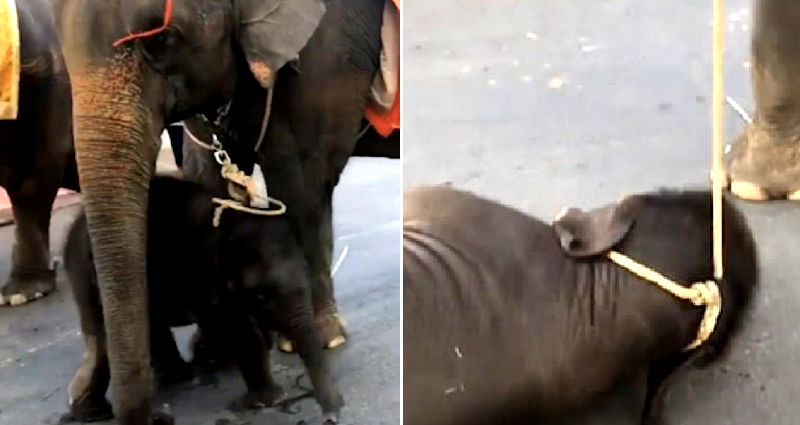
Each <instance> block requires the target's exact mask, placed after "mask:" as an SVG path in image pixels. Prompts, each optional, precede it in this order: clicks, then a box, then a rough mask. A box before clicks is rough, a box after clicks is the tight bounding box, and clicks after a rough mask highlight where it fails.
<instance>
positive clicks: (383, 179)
mask: <svg viewBox="0 0 800 425" xmlns="http://www.w3.org/2000/svg"><path fill="white" fill-rule="evenodd" d="M162 159H163V160H164V161H163V162H164V163H165V164H167V168H169V167H168V165H169V162H170V161H169V158H162ZM159 164H160V165H161V164H162V161H160V162H159ZM173 165H174V164H173ZM400 174H401V164H400V161H397V160H388V159H374V158H354V159H353V160H351V162H350V164H349V165H348V167H347V169H346V170H345V173H344V174H343V176H342V180H341V182H340V184H339V187H338V188H337V191H336V195H335V199H334V203H335V207H334V209H335V217H334V229H335V236H336V244H335V248H334V249H335V252H334V256H335V258H337V257H338V256H339V255H340V253H341V252H342V251H343V250H344V249H345V248H347V250H348V254H347V256H346V258H345V259H344V261H343V263H342V266H341V267H340V269H339V271H338V272H337V274H336V278H335V282H336V295H337V299H338V301H339V305H340V310H341V312H342V313H343V315H344V318H345V320H346V321H347V325H348V329H349V331H350V341H349V343H348V344H347V345H346V346H344V347H343V348H341V349H337V350H334V351H333V365H334V376H335V379H336V381H337V382H338V384H339V386H340V389H341V390H342V393H343V395H344V397H345V400H346V406H345V408H344V410H343V415H342V423H343V424H351V425H367V424H369V425H383V424H385V425H395V424H399V423H400V419H399V417H400V308H399V303H400V302H399V300H400V296H399V294H400V252H399V247H400V211H401V209H400V208H401V199H400V190H401V188H400V186H401V183H400V181H401V180H400ZM75 211H76V208H75V207H72V208H69V209H64V210H61V211H59V212H57V213H56V215H55V217H54V220H53V224H52V240H53V247H54V251H55V252H58V250H60V249H61V246H62V244H63V240H64V236H65V235H64V233H65V231H66V228H67V226H68V224H69V223H70V222H71V220H72V217H73V216H74V214H75ZM12 234H13V227H11V226H9V227H2V228H0V276H3V277H5V276H6V275H7V274H8V271H9V269H10V263H9V259H10V254H11V252H10V251H11V241H12ZM58 288H59V290H58V292H56V293H54V294H53V295H51V296H49V297H47V298H45V299H43V300H41V301H37V302H35V303H32V304H30V305H28V306H23V307H18V308H13V309H12V308H3V309H0V383H2V385H0V424H2V425H6V424H8V425H32V424H42V423H45V424H54V423H57V420H58V417H59V415H60V414H61V413H63V412H65V411H66V393H65V389H66V386H67V384H68V382H69V380H70V378H71V377H72V374H73V373H74V371H75V369H76V368H77V366H78V364H79V363H80V360H81V354H82V349H83V342H82V340H81V339H80V336H79V334H78V322H77V313H76V311H75V307H74V305H73V304H72V298H71V294H70V293H69V288H68V285H67V282H65V281H64V279H63V274H62V276H60V278H59V282H58ZM191 330H192V329H191V328H183V329H179V330H178V331H177V335H178V337H179V341H180V342H181V343H182V344H184V345H185V343H186V342H187V340H188V338H189V336H190V335H191ZM273 361H274V363H275V365H274V371H275V374H276V378H277V379H278V381H279V382H281V383H282V384H283V385H284V387H285V388H286V389H287V390H288V391H289V393H290V394H297V393H299V391H300V390H298V389H297V388H296V387H295V386H294V384H295V378H296V377H297V376H299V375H300V374H301V373H302V368H301V367H300V364H299V359H298V358H297V357H296V356H290V355H283V354H278V355H273ZM301 384H302V385H304V386H307V385H308V381H307V379H305V378H304V379H303V380H302V382H301ZM243 392H244V384H243V382H242V381H241V379H240V378H239V376H238V375H237V374H236V373H235V372H226V373H223V374H221V375H220V376H219V379H218V381H217V382H210V383H209V382H203V383H200V382H195V383H192V384H188V385H185V386H183V387H180V388H177V389H174V390H170V391H168V392H165V393H161V394H159V396H158V403H159V404H160V405H163V404H166V405H168V406H169V409H170V411H171V412H172V413H175V414H176V415H177V417H178V424H187V425H188V424H191V425H260V424H270V425H294V424H297V423H298V422H299V421H301V420H304V421H307V423H308V424H309V425H313V424H314V423H319V416H320V415H319V408H318V407H317V405H316V404H315V403H314V402H313V401H312V400H304V401H301V402H299V403H298V404H296V405H295V410H297V412H296V413H294V414H288V413H283V412H280V411H277V410H274V409H264V410H262V411H258V412H245V413H241V412H233V411H230V410H227V407H228V406H229V405H230V403H231V402H232V401H233V400H234V399H235V398H236V397H238V396H240V395H241V394H243Z"/></svg>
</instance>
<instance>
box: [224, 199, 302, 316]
mask: <svg viewBox="0 0 800 425" xmlns="http://www.w3.org/2000/svg"><path fill="white" fill-rule="evenodd" d="M226 218H227V220H222V225H221V226H220V230H221V231H222V233H223V235H224V238H223V239H224V240H223V242H222V244H221V245H222V246H221V248H220V263H219V264H220V272H221V273H222V274H223V278H224V279H225V281H226V282H227V285H228V289H230V290H233V291H234V292H235V293H236V294H238V295H240V296H242V297H243V299H244V300H246V301H247V303H248V304H249V305H250V306H251V307H253V308H254V309H255V310H254V311H253V313H254V314H269V313H270V311H272V310H274V302H275V301H276V299H278V298H279V297H281V296H282V295H283V294H287V293H297V292H305V291H308V290H309V288H310V286H309V285H310V283H309V273H310V270H309V267H308V263H307V262H306V260H305V257H304V255H303V251H302V249H301V247H300V244H299V242H298V241H297V237H296V236H295V234H294V232H292V231H291V225H290V224H289V222H288V220H287V219H286V218H284V217H257V216H250V215H247V214H245V213H236V214H234V213H230V215H229V216H228V217H226Z"/></svg>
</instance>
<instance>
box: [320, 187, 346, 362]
mask: <svg viewBox="0 0 800 425" xmlns="http://www.w3.org/2000/svg"><path fill="white" fill-rule="evenodd" d="M319 229H320V230H319V244H317V247H318V250H317V252H316V253H315V256H316V257H317V261H315V263H316V264H318V267H315V268H314V271H315V272H316V273H317V274H318V278H319V282H320V284H319V287H318V288H316V289H317V290H315V291H314V292H313V293H312V295H313V302H314V312H315V319H314V320H315V321H316V322H317V326H318V328H319V331H320V335H321V338H322V341H323V345H324V346H325V348H336V347H338V346H340V345H342V344H344V343H345V342H346V341H347V330H346V329H345V327H344V323H342V320H341V316H340V315H339V312H338V307H337V305H336V298H335V295H334V289H333V276H331V271H332V268H331V267H332V266H333V261H332V260H333V208H332V205H331V196H330V195H328V196H326V199H325V201H323V207H322V221H321V223H320V227H319Z"/></svg>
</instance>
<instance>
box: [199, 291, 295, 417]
mask: <svg viewBox="0 0 800 425" xmlns="http://www.w3.org/2000/svg"><path fill="white" fill-rule="evenodd" d="M238 310H239V309H237V308H235V306H225V307H223V308H221V309H220V310H219V311H218V312H217V314H213V315H204V316H205V317H208V319H204V320H203V323H201V326H202V328H203V330H204V332H208V333H209V336H210V337H211V338H212V339H216V340H219V341H222V342H223V344H224V345H225V346H226V347H227V348H229V349H230V350H231V353H232V354H233V358H234V361H235V362H236V366H237V367H238V368H239V372H240V373H241V375H242V378H243V379H244V382H245V385H246V386H247V393H246V394H245V395H244V397H243V399H242V401H243V403H244V405H245V406H246V407H248V408H262V407H267V406H274V405H275V404H277V403H278V402H279V401H280V400H281V399H282V398H283V396H284V392H283V389H282V388H281V387H280V386H279V385H278V384H276V383H275V381H274V380H273V378H272V373H271V371H270V367H269V357H268V356H267V355H266V344H265V342H264V339H263V338H262V336H261V333H260V332H259V330H258V328H257V327H256V325H255V323H253V321H252V320H251V319H250V317H249V316H247V315H246V314H243V313H242V312H241V311H238Z"/></svg>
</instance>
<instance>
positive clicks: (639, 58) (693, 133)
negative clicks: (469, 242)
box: [403, 0, 800, 425]
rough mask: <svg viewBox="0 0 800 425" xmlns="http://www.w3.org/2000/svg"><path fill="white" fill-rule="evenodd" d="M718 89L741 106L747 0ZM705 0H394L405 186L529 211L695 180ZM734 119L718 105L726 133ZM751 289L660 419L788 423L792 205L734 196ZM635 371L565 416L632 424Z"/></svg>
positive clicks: (705, 152) (702, 147)
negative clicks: (753, 244)
mask: <svg viewBox="0 0 800 425" xmlns="http://www.w3.org/2000/svg"><path fill="white" fill-rule="evenodd" d="M726 3H727V13H726V15H728V23H729V27H728V28H727V32H726V46H727V52H726V91H727V94H729V95H731V96H733V97H734V98H736V99H737V100H739V102H740V103H742V104H743V105H744V106H745V107H746V108H748V109H750V108H751V107H752V101H751V99H750V87H749V77H748V72H749V69H748V66H749V64H748V62H747V60H748V57H749V31H750V24H751V13H750V9H749V6H750V2H749V1H747V0H728V1H727V2H726ZM710 7H711V2H697V1H689V0H673V1H640V0H595V1H586V0H560V1H548V2H544V1H528V0H504V1H494V2H487V1H481V0H437V1H422V0H413V1H410V2H408V3H406V4H405V5H404V17H403V19H404V21H403V22H404V29H403V31H404V55H405V56H404V70H403V71H404V78H403V84H404V94H403V96H404V100H403V101H404V115H403V120H404V139H403V163H404V183H405V186H406V187H408V186H410V185H414V184H421V183H441V182H452V183H453V184H454V185H456V186H458V187H463V188H466V189H470V190H474V191H476V192H478V193H481V194H483V195H485V196H488V197H490V198H493V199H497V200H499V201H502V202H505V203H508V204H510V205H513V206H515V207H518V208H520V209H522V210H524V211H527V212H529V213H531V214H534V215H536V216H538V217H541V218H543V219H550V218H552V217H553V216H554V215H555V214H556V213H557V212H558V210H559V209H560V208H561V207H562V206H564V205H573V206H580V207H591V206H597V205H600V204H604V203H607V202H611V201H614V200H616V199H618V197H619V196H620V195H622V194H627V193H634V192H640V191H647V190H651V189H655V188H660V187H708V186H709V181H708V176H709V162H710V152H711V147H710V137H711V130H710V103H709V100H710V95H711V73H710V71H711V59H710V53H711V47H710V40H711V33H710V30H711V26H710V21H711V9H710ZM742 128H743V126H742V124H741V122H739V120H738V118H736V117H735V115H734V114H733V113H732V112H730V111H728V114H727V121H726V134H727V136H728V138H729V139H730V138H732V137H733V136H735V135H736V134H737V133H738V132H739V131H741V129H742ZM738 205H739V206H740V207H741V208H742V209H743V210H744V211H745V213H746V214H747V217H748V219H749V221H750V224H751V226H752V228H753V231H754V233H755V235H756V239H757V242H758V245H759V250H760V255H761V265H762V287H761V290H760V292H759V294H758V296H757V299H756V302H755V305H754V309H753V311H752V313H751V316H752V317H750V320H748V324H747V326H746V327H745V329H744V330H743V332H742V334H740V335H739V336H738V337H737V338H736V339H735V341H734V343H733V345H732V347H731V352H730V354H729V356H727V357H726V358H724V359H723V360H722V361H721V362H720V363H718V364H716V365H714V366H713V367H710V368H708V369H706V370H693V371H689V372H686V373H681V374H680V375H678V376H676V378H675V380H674V383H673V385H672V386H671V391H670V392H669V394H668V397H667V401H666V410H667V420H668V422H669V423H672V424H685V425H694V424H696V425H701V424H702V425H707V424H730V425H733V424H737V425H738V424H742V425H745V424H752V423H760V424H769V425H779V424H787V425H789V424H796V423H798V419H797V418H798V416H800V405H798V403H797V400H799V399H800V386H799V385H798V384H797V383H798V382H800V332H798V330H797V326H796V323H795V322H794V318H796V317H797V316H796V315H797V312H798V311H800V285H797V276H798V273H799V272H800V263H798V261H797V257H796V256H797V255H798V254H797V252H798V249H799V248H800V233H798V230H797V229H800V206H798V205H797V204H789V203H785V202H781V203H770V204H746V203H741V202H740V203H738ZM643 388H644V386H643V381H642V379H641V377H639V378H638V379H636V380H633V381H632V382H630V383H628V384H626V385H624V386H623V388H621V389H619V390H618V391H616V392H614V393H613V394H611V395H610V396H609V397H607V398H606V399H604V400H603V401H602V402H601V403H600V405H599V407H597V408H593V409H590V411H587V412H583V413H582V414H580V415H577V416H578V417H576V418H569V419H567V420H565V421H563V423H564V424H567V423H569V424H587V425H594V424H598V425H599V424H606V425H607V424H614V425H616V424H619V425H625V424H635V423H638V422H637V421H638V416H639V412H640V409H641V403H642V400H643Z"/></svg>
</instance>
